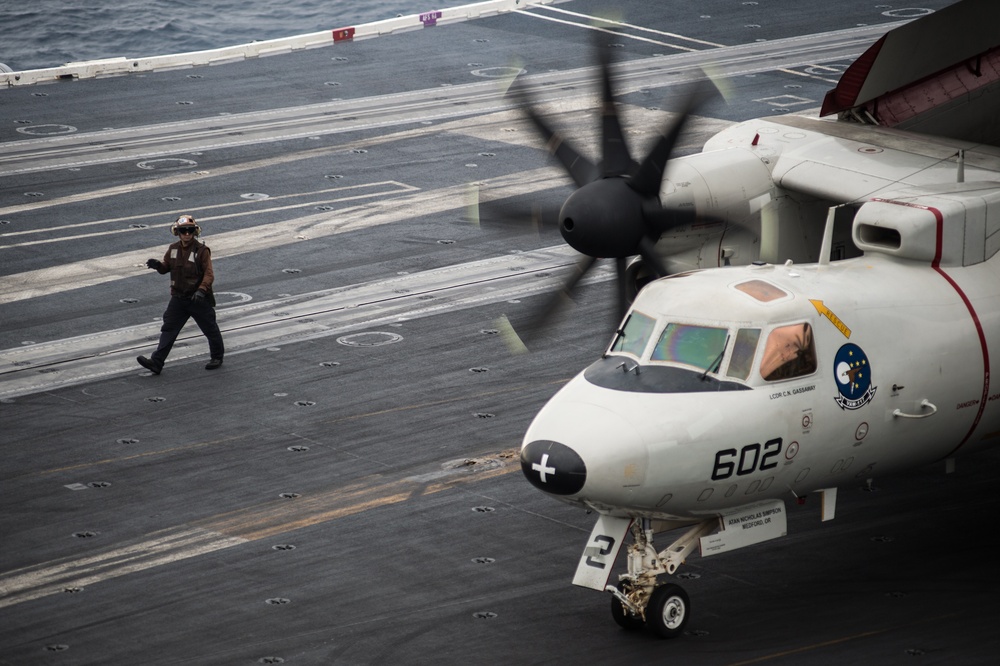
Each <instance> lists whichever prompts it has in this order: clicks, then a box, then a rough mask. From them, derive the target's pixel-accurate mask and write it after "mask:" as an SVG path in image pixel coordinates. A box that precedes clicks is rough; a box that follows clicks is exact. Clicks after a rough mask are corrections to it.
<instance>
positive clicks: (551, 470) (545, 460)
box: [531, 453, 556, 483]
mask: <svg viewBox="0 0 1000 666" xmlns="http://www.w3.org/2000/svg"><path fill="white" fill-rule="evenodd" d="M548 464H549V454H547V453H543V454H542V460H541V462H536V463H532V465H531V469H533V470H534V471H536V472H538V476H539V478H540V479H541V480H542V483H545V475H546V474H555V473H556V468H555V467H549V466H548Z"/></svg>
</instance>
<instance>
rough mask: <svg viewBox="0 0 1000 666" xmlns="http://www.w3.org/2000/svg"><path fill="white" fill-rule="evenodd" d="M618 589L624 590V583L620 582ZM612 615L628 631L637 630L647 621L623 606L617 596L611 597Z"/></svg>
mask: <svg viewBox="0 0 1000 666" xmlns="http://www.w3.org/2000/svg"><path fill="white" fill-rule="evenodd" d="M618 589H619V590H620V591H622V592H624V591H625V586H624V584H623V583H618ZM611 617H613V618H614V619H615V623H616V624H617V625H618V626H619V627H621V628H622V629H625V630H626V631H637V630H639V629H641V628H642V627H643V625H644V624H645V621H643V619H642V618H641V617H640V616H638V615H632V613H630V612H628V611H627V610H626V609H625V607H624V606H622V602H620V601H618V598H617V597H611Z"/></svg>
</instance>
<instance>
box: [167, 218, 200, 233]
mask: <svg viewBox="0 0 1000 666" xmlns="http://www.w3.org/2000/svg"><path fill="white" fill-rule="evenodd" d="M182 227H188V228H190V227H194V235H195V236H200V235H201V227H199V226H198V223H197V222H195V221H194V217H192V216H191V215H181V216H180V217H178V218H177V219H176V220H175V221H174V223H173V224H172V225H171V226H170V233H172V234H173V235H174V236H178V235H180V234H179V231H180V229H181V228H182Z"/></svg>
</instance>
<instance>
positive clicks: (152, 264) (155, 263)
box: [146, 259, 163, 270]
mask: <svg viewBox="0 0 1000 666" xmlns="http://www.w3.org/2000/svg"><path fill="white" fill-rule="evenodd" d="M162 267H163V262H162V261H160V260H159V259H147V260H146V268H152V269H155V270H160V268H162Z"/></svg>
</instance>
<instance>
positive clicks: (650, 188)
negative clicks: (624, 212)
mask: <svg viewBox="0 0 1000 666" xmlns="http://www.w3.org/2000/svg"><path fill="white" fill-rule="evenodd" d="M687 118H688V114H687V112H686V111H685V112H683V113H681V115H680V116H678V117H677V119H676V120H675V121H674V122H673V124H672V125H670V126H669V127H668V128H667V130H666V132H664V133H663V135H662V136H660V139H659V140H658V141H657V142H656V145H655V146H653V149H652V150H651V151H649V154H648V155H646V159H644V160H643V161H642V164H640V165H639V169H638V171H637V172H636V173H635V175H634V176H632V179H631V180H630V181H629V185H630V186H631V187H632V189H633V190H635V191H636V192H638V193H639V194H641V195H642V196H646V197H654V196H658V195H659V194H660V186H661V185H662V184H663V173H664V172H665V171H666V169H667V161H668V160H669V159H670V155H671V153H672V152H673V150H674V144H675V143H677V137H679V136H680V133H681V130H682V129H683V128H684V123H685V122H687Z"/></svg>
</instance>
